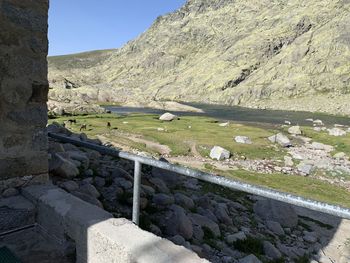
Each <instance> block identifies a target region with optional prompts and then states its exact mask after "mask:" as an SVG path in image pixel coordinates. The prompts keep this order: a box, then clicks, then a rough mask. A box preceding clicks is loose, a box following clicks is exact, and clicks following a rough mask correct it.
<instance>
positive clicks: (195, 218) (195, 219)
mask: <svg viewBox="0 0 350 263" xmlns="http://www.w3.org/2000/svg"><path fill="white" fill-rule="evenodd" d="M189 217H190V219H191V221H192V223H193V224H194V225H197V226H201V227H202V229H203V227H204V228H206V229H208V230H209V231H210V232H211V233H212V234H213V235H214V236H215V237H218V236H220V235H221V232H220V228H219V226H218V224H216V223H215V222H214V221H212V220H210V219H209V218H206V217H204V216H202V215H199V214H195V213H193V214H189Z"/></svg>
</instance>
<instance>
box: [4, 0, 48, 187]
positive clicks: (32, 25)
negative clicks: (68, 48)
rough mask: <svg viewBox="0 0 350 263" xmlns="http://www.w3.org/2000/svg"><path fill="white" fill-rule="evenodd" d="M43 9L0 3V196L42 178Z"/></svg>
mask: <svg viewBox="0 0 350 263" xmlns="http://www.w3.org/2000/svg"><path fill="white" fill-rule="evenodd" d="M48 6H49V3H48V0H25V1H23V0H0V21H1V22H0V193H1V191H2V190H3V189H4V188H6V187H9V186H10V187H17V186H20V185H21V184H23V183H28V181H32V180H33V179H34V180H38V178H40V179H39V180H43V178H46V176H47V170H48V163H47V136H46V134H45V131H44V128H45V126H46V123H47V106H46V101H47V93H48V81H47V61H46V57H47V51H48V40H47V29H48V24H47V21H48ZM19 178H22V179H23V180H18V179H19Z"/></svg>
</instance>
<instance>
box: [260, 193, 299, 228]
mask: <svg viewBox="0 0 350 263" xmlns="http://www.w3.org/2000/svg"><path fill="white" fill-rule="evenodd" d="M254 213H255V214H256V215H257V216H259V217H260V218H261V219H263V220H271V221H275V222H278V223H280V224H281V226H283V227H291V228H292V227H295V226H297V225H298V215H297V214H296V212H295V210H294V208H293V207H292V206H291V205H289V204H286V203H283V202H280V201H275V200H271V199H261V200H258V201H257V202H256V203H255V204H254Z"/></svg>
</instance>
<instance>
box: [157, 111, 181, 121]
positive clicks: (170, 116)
mask: <svg viewBox="0 0 350 263" xmlns="http://www.w3.org/2000/svg"><path fill="white" fill-rule="evenodd" d="M176 118H177V116H176V115H174V114H171V113H169V112H166V113H164V114H163V115H161V116H160V117H159V120H161V121H172V120H174V119H176Z"/></svg>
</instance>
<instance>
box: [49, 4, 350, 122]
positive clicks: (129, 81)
mask: <svg viewBox="0 0 350 263" xmlns="http://www.w3.org/2000/svg"><path fill="white" fill-rule="evenodd" d="M349 8H350V1H348V0H339V1H329V0H321V1H316V0H312V1H308V2H305V1H303V0H282V1H281V0H274V1H267V0H264V1H257V0H250V1H243V0H237V1H230V0H211V1H208V0H189V1H187V2H186V4H185V5H184V6H183V7H181V8H180V9H179V10H177V11H175V12H173V13H169V14H167V15H165V16H161V17H158V18H157V19H156V20H155V22H154V23H153V24H152V26H151V27H150V28H149V29H148V30H147V31H146V32H144V33H142V34H141V35H140V36H139V37H137V38H136V39H135V40H132V41H129V42H128V43H127V44H126V45H125V46H124V47H122V48H120V49H115V50H107V51H95V52H92V53H83V54H77V55H70V56H65V57H53V58H49V59H48V61H49V80H50V86H51V88H52V89H51V91H50V98H51V99H53V100H65V101H67V100H69V98H70V97H74V98H76V97H79V98H80V99H83V100H88V101H101V102H118V103H130V102H132V103H140V104H141V105H142V104H147V103H146V102H148V101H166V100H172V101H185V102H206V103H216V104H227V105H241V106H246V107H255V108H256V107H258V108H276V109H288V110H308V111H321V112H322V111H323V112H328V113H334V114H347V115H350V109H349V108H350V107H349V106H348V103H347V101H348V100H349V99H350V26H348V25H349V24H350V23H349V22H350V12H349ZM67 81H68V82H69V83H74V85H72V86H70V85H68V86H67V85H66V84H67ZM315 98H317V101H316V100H315Z"/></svg>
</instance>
